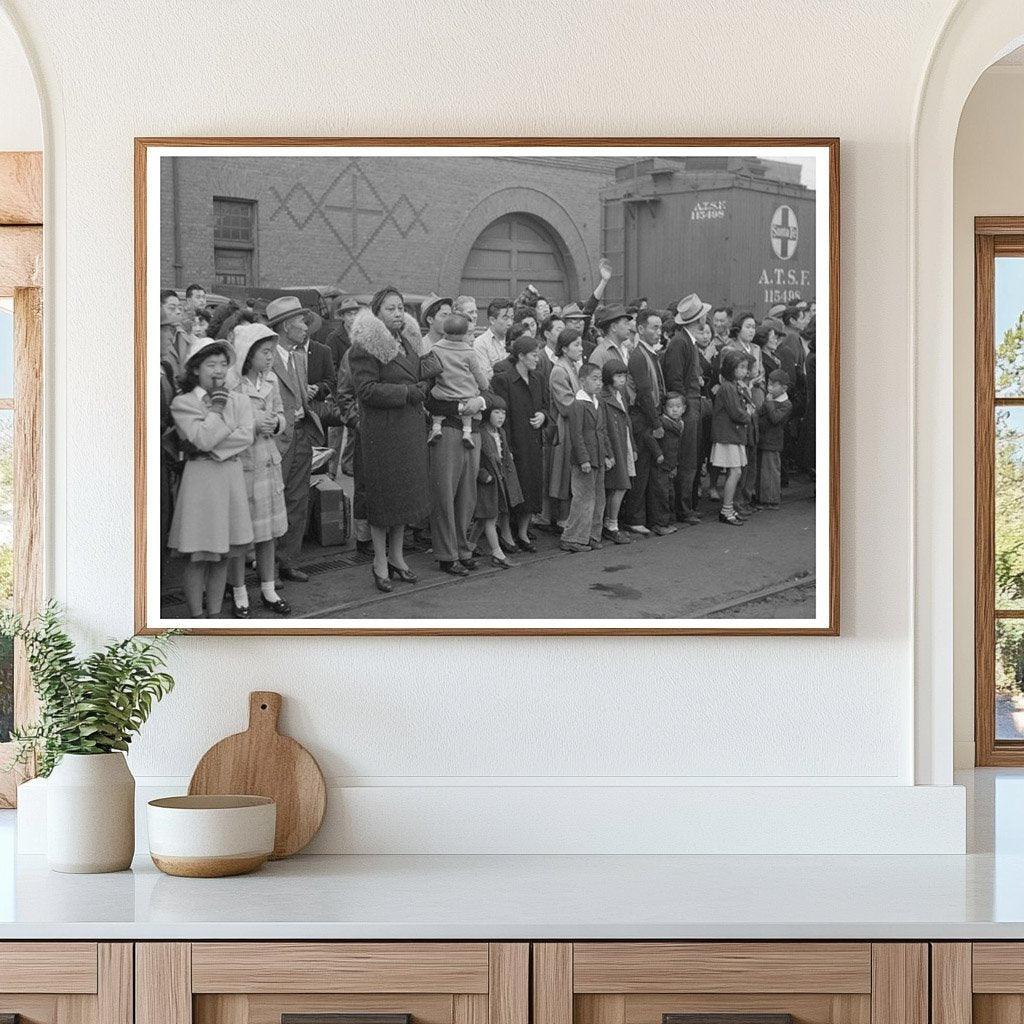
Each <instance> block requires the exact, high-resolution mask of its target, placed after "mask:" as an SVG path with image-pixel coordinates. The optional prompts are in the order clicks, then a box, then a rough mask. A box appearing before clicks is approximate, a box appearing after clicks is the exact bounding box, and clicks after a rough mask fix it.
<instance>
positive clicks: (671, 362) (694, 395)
mask: <svg viewBox="0 0 1024 1024" xmlns="http://www.w3.org/2000/svg"><path fill="white" fill-rule="evenodd" d="M710 311H711V304H710V303H709V302H702V301H701V299H700V296H699V295H696V294H690V295H687V296H686V297H685V298H683V299H680V300H679V304H678V305H677V306H676V315H675V318H674V319H675V322H676V324H677V328H676V332H675V334H674V335H673V336H672V340H671V341H670V342H669V343H668V348H666V349H665V355H664V357H663V360H662V370H663V372H664V375H665V388H666V389H667V390H668V391H675V392H678V393H679V394H680V395H682V396H683V397H684V398H685V399H686V412H684V413H683V436H682V438H681V440H680V444H679V472H678V473H677V474H676V479H675V514H676V519H677V520H678V521H679V522H681V523H686V524H687V525H689V526H699V525H700V516H699V515H697V499H696V495H695V490H696V488H695V486H694V484H695V481H696V478H697V458H698V453H699V452H700V355H699V354H698V351H697V335H698V332H699V330H700V327H701V325H702V324H703V323H704V320H705V318H706V317H707V315H708V313H709V312H710Z"/></svg>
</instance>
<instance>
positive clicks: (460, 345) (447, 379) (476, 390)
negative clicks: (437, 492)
mask: <svg viewBox="0 0 1024 1024" xmlns="http://www.w3.org/2000/svg"><path fill="white" fill-rule="evenodd" d="M441 326H442V328H443V330H444V337H443V338H442V339H441V340H440V341H439V342H438V343H437V344H436V345H435V346H434V347H433V348H432V349H431V352H433V354H434V355H435V356H437V358H438V359H439V360H440V361H441V375H440V376H439V377H438V378H437V379H436V380H435V381H434V386H433V387H432V388H431V389H430V394H429V395H428V396H427V400H426V403H425V404H426V407H427V412H429V413H430V414H431V419H432V420H433V424H432V425H431V428H430V435H429V436H428V437H427V444H437V442H438V441H440V440H441V423H442V422H443V421H444V417H445V414H444V413H443V412H442V411H441V410H440V409H439V407H438V403H440V402H458V403H459V415H460V416H462V447H463V448H472V447H473V431H472V424H473V417H472V416H463V415H462V409H463V406H464V404H465V403H466V402H468V401H469V400H470V399H471V398H477V397H478V396H479V395H480V392H481V391H486V390H487V386H488V384H489V382H490V375H489V374H487V373H486V372H485V371H484V368H483V366H482V365H481V362H480V356H479V354H478V353H477V352H476V351H475V350H474V348H473V344H472V342H471V341H470V338H469V319H468V318H467V317H464V316H463V315H462V314H461V313H449V314H448V316H446V317H445V318H444V323H443V324H442V325H441Z"/></svg>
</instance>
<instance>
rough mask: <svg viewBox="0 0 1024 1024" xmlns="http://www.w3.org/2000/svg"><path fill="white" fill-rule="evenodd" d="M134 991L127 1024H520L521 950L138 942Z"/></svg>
mask: <svg viewBox="0 0 1024 1024" xmlns="http://www.w3.org/2000/svg"><path fill="white" fill-rule="evenodd" d="M136 986H137V990H138V997H137V1000H136V1024H405V1022H406V1021H408V1022H409V1024H529V946H528V945H527V944H526V943H507V942H492V943H487V942H322V943H318V942H196V943H139V944H138V945H137V947H136Z"/></svg>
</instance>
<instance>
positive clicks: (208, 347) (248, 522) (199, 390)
mask: <svg viewBox="0 0 1024 1024" xmlns="http://www.w3.org/2000/svg"><path fill="white" fill-rule="evenodd" d="M234 360H235V353H234V351H233V349H232V348H231V346H230V344H228V342H226V341H219V340H212V339H210V338H196V339H195V340H194V341H193V343H192V344H191V345H190V347H189V351H188V356H187V358H186V360H185V371H184V376H183V378H182V381H181V385H182V393H181V394H180V395H178V396H177V397H176V398H175V399H174V401H173V402H171V416H172V418H173V419H174V426H175V429H176V430H177V431H178V434H179V435H180V437H181V439H182V444H183V447H184V449H185V451H186V455H187V462H186V463H185V469H184V472H183V473H182V477H181V488H180V490H179V492H178V501H177V504H176V505H175V507H174V519H173V520H172V522H171V532H170V536H169V537H168V541H167V543H168V547H170V548H171V550H172V551H175V552H177V553H178V554H179V555H181V556H182V557H183V558H186V559H188V561H187V563H186V565H185V570H184V579H183V582H184V588H185V600H186V601H187V603H188V610H189V614H190V615H191V616H192V617H193V618H201V617H202V616H203V601H204V598H205V602H206V615H208V616H210V617H213V616H216V615H219V614H220V610H221V605H222V604H223V602H224V585H225V583H226V581H227V574H228V560H229V559H230V558H231V557H232V556H242V555H244V554H245V551H246V549H247V548H248V547H249V545H250V544H251V543H252V540H253V532H252V517H251V516H250V514H249V499H248V496H247V495H246V492H245V475H244V473H243V471H242V463H241V460H240V458H239V456H240V455H241V453H242V452H244V451H245V450H246V449H247V448H248V447H249V446H250V445H251V444H252V442H253V439H254V437H255V421H254V418H253V412H252V404H251V403H250V401H249V399H248V398H246V397H245V396H244V395H240V394H238V393H237V392H232V391H228V389H227V388H226V387H225V381H226V379H227V373H228V368H229V367H230V366H231V364H232V363H233V362H234Z"/></svg>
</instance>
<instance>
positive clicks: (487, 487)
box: [473, 427, 523, 519]
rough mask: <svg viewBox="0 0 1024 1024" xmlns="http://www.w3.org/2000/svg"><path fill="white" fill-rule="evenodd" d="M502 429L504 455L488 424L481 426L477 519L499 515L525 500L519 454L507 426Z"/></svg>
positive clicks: (475, 516)
mask: <svg viewBox="0 0 1024 1024" xmlns="http://www.w3.org/2000/svg"><path fill="white" fill-rule="evenodd" d="M500 433H501V457H500V458H499V457H498V446H497V445H496V444H495V443H494V437H493V436H492V435H491V431H490V429H489V428H487V427H482V428H481V430H480V471H479V472H478V473H477V476H476V511H475V512H474V513H473V518H474V519H497V518H498V516H500V515H502V514H504V513H508V512H511V511H512V509H514V508H515V507H516V506H517V505H521V504H522V502H523V492H522V490H521V489H520V487H519V476H518V474H517V473H516V463H515V458H514V456H513V454H512V448H511V446H510V445H509V443H508V435H507V434H506V433H505V431H504V429H502V430H501V431H500Z"/></svg>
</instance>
